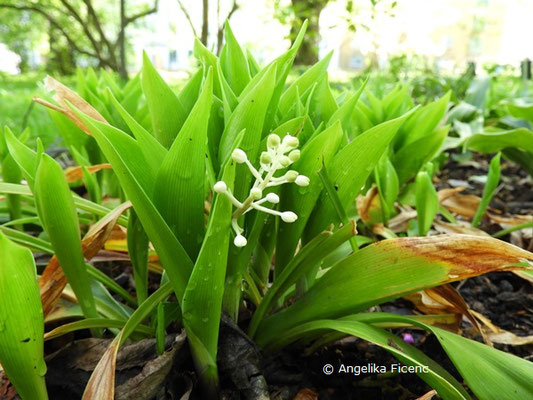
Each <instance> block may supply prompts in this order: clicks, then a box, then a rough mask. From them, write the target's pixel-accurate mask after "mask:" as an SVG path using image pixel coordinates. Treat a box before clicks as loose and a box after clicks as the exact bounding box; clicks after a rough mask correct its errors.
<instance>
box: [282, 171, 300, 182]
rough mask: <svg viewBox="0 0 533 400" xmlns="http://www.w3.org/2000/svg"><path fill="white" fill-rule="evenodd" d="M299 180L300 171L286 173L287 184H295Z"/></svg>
mask: <svg viewBox="0 0 533 400" xmlns="http://www.w3.org/2000/svg"><path fill="white" fill-rule="evenodd" d="M296 178H298V171H294V170H292V169H291V170H290V171H287V172H286V173H285V179H287V182H294V181H295V180H296Z"/></svg>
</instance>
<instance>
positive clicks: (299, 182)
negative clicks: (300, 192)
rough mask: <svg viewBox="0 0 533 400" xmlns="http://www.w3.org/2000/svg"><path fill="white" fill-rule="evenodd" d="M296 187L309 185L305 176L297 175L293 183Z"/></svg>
mask: <svg viewBox="0 0 533 400" xmlns="http://www.w3.org/2000/svg"><path fill="white" fill-rule="evenodd" d="M294 183H296V184H297V185H298V186H307V185H309V178H308V177H307V176H305V175H298V176H297V177H296V180H295V181H294Z"/></svg>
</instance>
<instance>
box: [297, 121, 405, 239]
mask: <svg viewBox="0 0 533 400" xmlns="http://www.w3.org/2000/svg"><path fill="white" fill-rule="evenodd" d="M409 115H410V113H406V114H404V115H402V116H401V117H399V118H396V119H393V120H390V121H386V122H383V123H382V124H379V125H377V126H375V127H373V128H370V129H369V130H368V131H366V132H364V133H363V134H361V135H359V136H357V137H356V138H355V139H354V140H353V141H352V142H350V143H349V144H348V145H347V146H346V147H344V148H343V149H342V150H340V151H339V152H338V153H337V155H335V157H333V159H332V160H331V165H330V166H329V168H328V175H329V177H330V179H331V181H332V182H333V185H334V187H335V189H336V190H337V195H338V197H339V200H340V201H341V205H342V206H343V208H344V209H346V208H348V206H349V205H350V203H351V202H353V201H355V198H356V196H357V195H358V194H359V192H360V191H361V188H362V187H363V185H364V184H365V182H366V180H367V178H368V176H369V175H370V173H371V172H372V170H373V169H374V167H375V165H376V164H377V163H378V161H379V159H380V158H381V156H382V155H383V153H384V152H385V150H386V149H387V146H388V145H389V143H390V142H391V140H392V139H393V137H394V135H396V132H397V131H398V129H399V128H400V126H401V125H402V124H403V122H404V121H405V120H406V119H407V118H408V117H409ZM335 215H336V213H335V209H334V207H333V204H332V202H331V200H330V199H329V198H328V194H327V192H325V191H323V192H322V194H321V196H320V199H319V200H318V203H317V206H316V209H315V212H314V213H313V215H312V216H311V218H310V220H309V224H308V226H307V228H306V238H311V237H313V236H315V235H316V234H318V233H319V232H320V231H322V230H323V229H324V228H325V227H326V226H327V225H328V224H330V223H331V222H333V221H336V220H337V218H336V217H335Z"/></svg>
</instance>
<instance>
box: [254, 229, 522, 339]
mask: <svg viewBox="0 0 533 400" xmlns="http://www.w3.org/2000/svg"><path fill="white" fill-rule="evenodd" d="M524 262H525V263H526V265H525V266H524ZM528 262H529V267H528V266H527V263H528ZM532 262H533V253H530V252H528V251H526V250H522V249H520V248H518V247H515V246H513V245H510V244H508V243H505V242H502V241H500V240H497V239H492V238H489V237H480V236H469V235H439V236H429V237H422V238H420V237H414V238H396V239H389V240H383V241H381V242H378V243H375V244H372V245H370V246H367V247H365V248H363V249H360V250H359V251H357V252H356V253H353V254H351V255H350V256H348V257H346V258H344V259H343V260H341V261H340V262H338V263H337V264H336V265H334V266H333V267H332V268H330V269H329V270H328V271H327V272H326V273H325V274H324V275H323V276H322V277H321V278H320V279H318V280H317V281H316V282H315V284H314V285H313V286H312V287H311V289H310V290H309V291H308V292H306V293H305V294H304V295H303V296H302V297H301V298H300V299H298V300H297V301H296V302H295V303H293V304H292V305H290V306H289V307H288V308H286V309H284V310H282V311H280V312H277V313H276V314H274V315H272V316H270V317H268V318H267V319H265V320H264V321H263V322H262V323H261V325H260V326H259V329H258V333H257V342H258V343H259V344H260V345H265V344H268V343H269V342H270V341H272V340H274V338H276V337H279V336H280V335H282V334H283V332H286V331H287V329H290V328H292V327H295V326H298V325H299V324H301V323H304V322H308V321H312V320H313V319H318V318H337V317H342V316H343V315H347V314H353V313H355V312H359V311H363V310H365V309H367V308H369V307H371V306H373V305H377V304H381V303H384V302H386V301H389V300H392V299H395V298H398V297H402V296H405V295H407V294H409V293H413V292H416V291H420V290H423V289H426V288H430V287H435V286H439V285H442V284H445V283H449V282H454V281H457V280H461V279H465V278H468V277H471V276H477V275H480V274H483V273H486V272H490V271H502V270H509V269H516V268H529V269H531V268H532V267H533V264H532ZM520 263H522V264H521V265H522V267H519V266H517V265H518V264H520ZM354 293H357V296H354V295H353V294H354Z"/></svg>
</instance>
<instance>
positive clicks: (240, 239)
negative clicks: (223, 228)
mask: <svg viewBox="0 0 533 400" xmlns="http://www.w3.org/2000/svg"><path fill="white" fill-rule="evenodd" d="M246 243H248V241H247V240H246V238H245V237H244V236H242V235H237V236H235V239H233V244H234V245H235V246H237V247H244V246H246Z"/></svg>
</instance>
